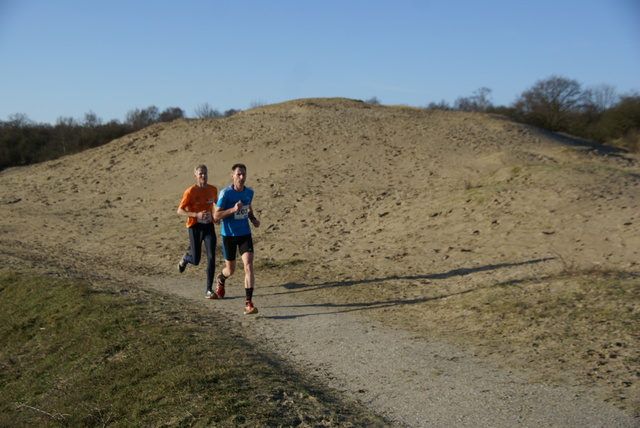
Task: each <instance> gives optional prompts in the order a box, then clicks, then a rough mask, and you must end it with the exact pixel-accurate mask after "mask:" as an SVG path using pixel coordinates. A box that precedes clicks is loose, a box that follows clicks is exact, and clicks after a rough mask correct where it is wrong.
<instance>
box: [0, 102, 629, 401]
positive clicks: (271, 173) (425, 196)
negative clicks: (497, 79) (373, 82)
mask: <svg viewBox="0 0 640 428" xmlns="http://www.w3.org/2000/svg"><path fill="white" fill-rule="evenodd" d="M236 162H243V163H245V164H246V165H247V167H248V180H247V185H248V186H250V187H252V188H254V190H255V191H256V198H255V201H254V205H255V208H256V209H257V212H258V216H259V218H260V219H261V221H262V227H261V228H260V229H259V230H257V231H256V234H255V239H256V247H257V251H258V253H257V260H258V261H259V262H258V269H259V271H258V279H259V283H272V284H282V286H283V287H285V288H288V289H295V288H296V287H298V286H300V285H301V284H318V285H321V284H325V285H326V284H331V285H332V286H331V287H324V288H323V287H318V291H317V293H329V294H331V295H332V296H333V298H335V299H339V300H340V301H341V302H350V303H363V302H371V301H385V302H396V303H413V304H412V305H409V304H395V305H386V306H384V307H381V308H380V309H379V310H377V311H371V313H370V314H371V316H373V317H377V318H379V319H381V320H384V322H386V323H389V324H395V325H398V326H402V327H403V328H406V329H409V330H412V331H416V332H419V333H425V332H431V333H434V334H443V335H447V334H448V333H449V332H450V330H460V331H461V332H462V333H464V334H471V335H473V336H475V337H476V339H478V338H480V339H482V338H486V339H487V340H488V339H490V338H493V339H495V338H496V337H497V336H496V335H498V336H499V335H503V336H504V337H505V339H504V340H510V341H516V342H517V341H518V340H522V341H524V342H526V341H527V340H529V339H528V338H529V337H530V336H526V337H523V338H520V337H519V336H518V334H519V333H518V332H520V331H530V330H531V329H533V330H531V331H532V333H531V334H532V335H534V336H535V334H537V333H536V332H538V330H536V329H541V330H544V329H545V328H549V325H547V324H544V322H541V323H538V324H536V323H533V322H532V323H530V324H527V325H526V326H523V325H520V324H518V325H517V326H514V327H513V328H509V327H508V326H507V327H504V328H505V329H506V330H505V329H503V330H500V331H498V330H497V329H498V326H496V325H495V323H494V318H491V316H489V315H487V314H485V313H484V312H482V309H481V308H480V307H479V306H480V303H478V302H482V301H484V302H485V303H486V302H487V301H488V300H490V298H489V294H482V293H485V292H486V293H489V291H488V290H486V288H491V287H490V286H496V285H500V286H503V287H506V286H507V285H511V286H516V285H517V284H521V283H524V282H527V281H533V282H534V283H535V284H534V285H531V286H530V287H527V289H526V290H525V291H523V292H526V293H527V294H529V296H530V297H526V298H525V300H526V301H530V302H532V303H533V302H535V301H540V299H542V297H541V296H543V295H547V294H549V293H554V292H559V290H562V289H563V287H565V288H567V289H570V287H568V286H567V284H568V282H569V281H570V280H568V279H566V278H565V279H562V277H559V276H558V275H561V274H562V273H563V272H564V273H567V272H586V271H588V270H592V269H594V268H597V269H598V270H599V271H623V272H627V273H630V274H631V276H630V279H629V278H628V279H627V282H629V283H632V286H630V287H632V288H631V289H630V290H631V291H633V290H635V291H634V292H637V290H638V280H637V275H638V273H640V265H639V264H638V261H639V260H640V158H638V156H637V155H631V154H627V153H623V152H619V151H614V150H610V149H606V148H604V147H602V146H597V145H594V144H589V143H587V142H582V141H578V140H575V139H572V138H569V137H566V136H560V135H557V134H552V133H548V132H545V131H542V130H540V129H537V128H534V127H530V126H526V125H523V124H520V123H516V122H514V121H512V120H509V119H506V118H504V117H500V116H493V115H486V114H472V113H462V112H443V111H430V110H425V109H417V108H408V107H402V106H397V107H389V106H381V105H371V104H366V103H363V102H360V101H354V100H348V99H304V100H294V101H289V102H285V103H281V104H275V105H268V106H264V107H259V108H255V109H252V110H248V111H244V112H241V113H238V114H236V115H234V116H231V117H229V118H216V119H202V120H178V121H175V122H172V123H168V124H167V123H163V124H157V125H154V126H151V127H149V128H146V129H144V130H142V131H140V132H137V133H135V134H131V135H128V136H125V137H123V138H120V139H118V140H115V141H113V142H111V143H109V144H107V145H105V146H102V147H99V148H96V149H93V150H89V151H86V152H83V153H80V154H77V155H73V156H69V157H65V158H62V159H60V160H57V161H52V162H47V163H44V164H40V165H34V166H29V167H25V168H13V169H8V170H5V171H2V172H1V173H0V213H1V214H2V215H0V233H1V236H2V238H1V239H0V252H2V253H4V254H5V255H8V254H12V255H17V256H19V257H21V258H22V259H25V260H38V259H40V260H43V259H44V260H51V261H52V262H53V261H55V263H61V264H62V265H63V266H66V267H67V268H68V269H70V270H76V271H88V272H89V271H90V272H93V273H99V272H105V273H108V272H115V271H126V272H129V273H137V274H140V275H151V276H153V275H156V276H177V273H176V271H175V264H176V263H177V261H178V258H179V256H180V255H181V254H182V253H183V252H184V251H185V250H186V248H187V234H186V231H185V228H184V221H183V219H182V218H179V217H178V216H177V215H176V214H175V210H176V207H177V204H178V202H179V200H180V198H181V195H182V192H183V191H184V189H186V188H187V187H188V186H190V185H191V184H193V172H192V171H193V167H194V166H195V165H196V164H198V163H205V164H206V165H207V166H208V167H209V171H210V174H209V182H210V184H213V185H216V186H217V187H218V188H219V189H221V188H223V187H224V186H226V185H228V184H230V178H229V170H230V167H231V165H232V164H233V163H236ZM186 275H188V277H191V278H202V277H203V275H204V274H203V271H202V270H197V269H193V270H190V271H188V272H187V274H186ZM189 275H190V276H189ZM578 286H579V285H576V287H578ZM470 290H477V293H476V294H475V295H474V296H473V298H472V297H470V296H465V294H469V293H468V292H469V291H470ZM482 290H485V291H482ZM630 290H627V291H624V292H631V291H630ZM576 292H577V291H576ZM456 296H458V297H459V298H460V299H465V298H468V299H475V302H476V303H474V302H473V301H471V300H464V301H463V300H460V301H457V300H455V298H456ZM529 299H530V300H529ZM567 299H568V300H569V301H571V300H572V297H571V296H567ZM458 304H459V306H456V305H458ZM487 304H488V303H487ZM451 305H453V306H451ZM628 305H629V306H628V308H627V309H626V310H628V311H631V312H634V311H635V312H634V313H636V314H637V313H638V312H639V311H640V308H639V307H638V303H637V300H635V301H634V300H629V302H628ZM425 308H429V310H424V309H425ZM452 308H454V309H455V310H454V311H453V312H447V310H452ZM513 308H516V309H517V308H518V306H514V307H513ZM513 308H512V309H513ZM521 309H522V308H521ZM529 309H530V308H529ZM529 309H526V308H525V309H522V310H529ZM417 313H419V315H416V314H417ZM503 318H504V316H503ZM614 318H615V316H614ZM636 319H637V318H636ZM565 321H566V322H568V323H569V324H571V322H572V321H571V320H565ZM574 321H575V320H574ZM554 322H558V320H557V319H555V318H554ZM582 327H583V330H584V331H582V330H581V331H582V332H588V331H590V330H593V326H592V325H591V324H585V325H584V326H582ZM582 327H580V328H582ZM534 330H535V331H534ZM636 333H637V331H636ZM464 337H467V338H468V336H464ZM634 338H635V339H634ZM607 340H609V339H607ZM624 340H626V341H627V342H626V343H628V344H629V346H628V347H627V348H625V349H627V351H625V352H627V353H628V355H627V357H628V359H627V361H631V360H629V358H635V363H627V365H624V364H622V363H621V364H622V365H621V366H620V367H618V368H617V369H616V370H617V371H618V372H619V374H621V373H624V375H622V374H621V376H628V375H630V374H631V373H635V371H636V370H637V369H638V367H637V361H638V355H637V351H636V349H637V348H638V346H635V345H637V344H638V337H637V334H636V335H635V336H634V335H633V332H631V333H629V334H627V336H624ZM631 340H635V341H636V342H635V343H630V342H628V341H631ZM538 342H540V340H538ZM470 343H471V342H470ZM530 345H531V344H530V343H529V344H528V345H527V346H529V347H530ZM631 345H634V346H631ZM536 346H537V345H536ZM549 346H550V348H551V347H552V346H551V345H549ZM597 346H605V345H604V344H594V347H597ZM496 349H497V348H496ZM523 352H524V351H523ZM526 352H527V354H526V355H527V357H525V359H534V358H538V357H535V356H532V355H534V353H532V352H533V351H531V350H530V349H529V350H527V351H526ZM567 352H569V351H567ZM571 352H573V351H571ZM621 352H622V351H621ZM535 354H536V355H538V354H539V352H538V351H537V350H536V352H535ZM554 355H555V354H553V355H552V356H551V357H550V358H552V359H553V358H555V356H554ZM625 355H626V354H625ZM574 356H575V357H576V358H577V359H580V357H581V354H580V351H579V350H575V355H574ZM567 358H568V357H567ZM620 360H622V358H621V359H620ZM593 364H595V362H593ZM576 370H578V371H580V370H582V367H578V368H577V369H576ZM635 381H637V379H636V380H634V382H635ZM634 388H635V386H634ZM636 391H637V390H634V394H636V393H637V392H636Z"/></svg>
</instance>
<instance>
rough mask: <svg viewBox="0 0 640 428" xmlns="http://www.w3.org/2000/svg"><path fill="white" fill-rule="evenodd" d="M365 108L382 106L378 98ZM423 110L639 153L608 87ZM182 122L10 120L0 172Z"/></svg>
mask: <svg viewBox="0 0 640 428" xmlns="http://www.w3.org/2000/svg"><path fill="white" fill-rule="evenodd" d="M365 102H368V103H372V104H380V100H378V98H377V97H373V98H371V99H369V100H367V101H365ZM262 104H263V103H262ZM260 105H261V104H260ZM256 106H257V105H256ZM425 108H427V109H441V110H456V111H470V112H484V113H496V114H502V115H505V116H508V117H511V118H514V119H516V120H518V121H521V122H524V123H528V124H531V125H535V126H538V127H541V128H544V129H547V130H549V131H553V132H563V133H568V134H571V135H574V136H577V137H581V138H585V139H588V140H592V141H595V142H598V143H601V144H606V145H610V146H614V147H618V148H620V149H624V150H627V151H631V152H635V153H640V94H638V93H630V94H625V95H619V94H617V93H616V91H615V88H613V87H612V86H610V85H606V84H603V85H600V86H596V87H592V88H586V89H585V88H583V87H582V85H581V84H580V83H579V82H577V81H576V80H574V79H567V78H564V77H559V76H551V77H549V78H547V79H543V80H539V81H538V82H536V83H535V84H534V85H533V86H531V87H530V88H528V89H527V90H525V91H524V92H522V94H520V95H519V96H518V97H517V98H516V100H515V101H514V102H513V103H512V104H511V105H510V106H494V105H493V103H492V102H491V89H489V88H484V87H483V88H480V89H478V90H477V91H475V92H474V93H473V94H472V95H470V96H467V97H459V98H458V99H456V100H455V102H454V104H453V105H450V104H448V103H446V102H444V101H442V102H440V103H433V102H432V103H430V104H429V105H428V106H426V107H425ZM239 111H240V110H236V109H229V110H227V111H225V112H224V113H221V112H220V111H219V110H217V109H215V108H213V107H211V106H210V105H209V104H208V103H205V104H201V105H199V106H198V107H197V108H196V110H195V112H194V118H197V119H202V118H211V117H213V118H215V117H228V116H231V115H233V114H235V113H237V112H239ZM184 118H187V117H186V115H185V112H184V110H182V109H181V108H178V107H170V108H167V109H165V110H162V111H160V110H159V109H158V108H157V107H155V106H150V107H148V108H146V109H133V110H130V111H129V112H128V113H127V115H126V116H125V121H124V122H119V121H117V120H111V121H110V122H108V123H103V122H102V120H101V119H100V118H98V117H97V116H96V114H95V113H93V112H89V113H86V114H85V116H84V118H83V119H82V120H77V119H74V118H71V117H60V118H58V120H57V121H56V123H55V124H53V125H50V124H38V123H34V122H32V121H31V120H29V118H28V117H27V116H26V115H24V114H14V115H11V116H10V117H9V120H7V121H0V170H2V169H4V168H7V167H10V166H20V165H28V164H32V163H38V162H43V161H46V160H51V159H56V158H58V157H61V156H65V155H69V154H73V153H78V152H80V151H83V150H86V149H89V148H92V147H97V146H100V145H103V144H105V143H108V142H109V141H112V140H114V139H116V138H120V137H122V136H124V135H126V134H129V133H132V132H135V131H138V130H140V129H143V128H145V127H147V126H149V125H152V124H154V123H160V122H171V121H173V120H176V119H184Z"/></svg>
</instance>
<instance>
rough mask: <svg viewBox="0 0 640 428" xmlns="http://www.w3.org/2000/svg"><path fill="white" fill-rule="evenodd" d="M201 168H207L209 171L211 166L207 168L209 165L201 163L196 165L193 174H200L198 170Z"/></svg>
mask: <svg viewBox="0 0 640 428" xmlns="http://www.w3.org/2000/svg"><path fill="white" fill-rule="evenodd" d="M199 169H205V170H207V172H209V168H207V166H206V165H205V164H202V163H201V164H200V165H196V167H195V168H193V175H198V170H199Z"/></svg>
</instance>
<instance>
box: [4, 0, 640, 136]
mask: <svg viewBox="0 0 640 428" xmlns="http://www.w3.org/2000/svg"><path fill="white" fill-rule="evenodd" d="M552 75H558V76H561V77H566V78H570V79H575V80H577V81H578V82H579V83H581V84H582V85H583V86H584V87H585V88H587V87H591V86H595V85H600V84H608V85H612V86H614V87H615V89H616V90H617V92H618V93H628V92H629V91H631V90H640V2H638V1H637V0H485V1H480V0H393V1H391V0H388V1H380V0H260V1H258V0H224V1H220V0H171V1H168V0H108V1H107V0H95V1H88V0H55V1H53V0H0V120H7V119H8V118H9V116H10V115H12V114H16V113H23V114H26V115H27V116H28V117H29V118H30V119H32V120H33V121H36V122H47V123H55V121H56V120H57V119H58V118H59V117H73V118H76V119H83V118H84V115H85V113H88V112H90V111H93V112H94V113H95V114H96V115H97V116H98V117H99V118H101V119H102V120H103V121H105V122H106V121H109V120H112V119H117V120H120V121H123V120H124V118H125V115H126V113H127V112H128V111H130V110H132V109H134V108H147V107H149V106H156V107H158V108H159V109H160V110H164V109H165V108H168V107H180V108H182V109H183V110H184V111H185V113H186V115H187V116H189V117H193V116H194V111H195V109H196V107H197V106H199V105H202V104H204V103H208V104H209V105H211V106H212V107H213V108H216V109H218V110H220V111H222V112H223V111H225V110H227V109H230V108H235V109H241V110H244V109H247V108H249V107H250V106H251V105H252V104H255V103H260V104H272V103H277V102H282V101H288V100H292V99H297V98H309V97H347V98H355V99H362V100H366V99H370V98H372V97H374V96H375V97H377V98H378V100H379V101H380V102H381V103H382V104H388V105H389V104H406V105H410V106H418V107H424V106H426V105H428V104H429V103H430V102H440V101H442V100H444V101H446V102H448V103H450V104H453V102H454V101H455V100H456V98H458V97H461V96H471V95H473V93H474V92H475V91H476V90H478V89H479V88H481V87H487V88H489V89H491V91H492V92H491V99H492V101H493V103H494V104H495V105H510V104H511V103H512V102H513V101H515V99H516V97H517V96H518V95H520V94H521V93H522V92H523V91H525V90H527V89H529V88H530V87H531V86H533V85H534V84H535V82H536V81H538V80H541V79H546V78H548V77H550V76H552Z"/></svg>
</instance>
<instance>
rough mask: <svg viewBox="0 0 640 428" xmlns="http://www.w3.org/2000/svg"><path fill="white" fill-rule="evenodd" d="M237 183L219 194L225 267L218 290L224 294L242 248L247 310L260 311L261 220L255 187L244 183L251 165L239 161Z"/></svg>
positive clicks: (235, 173)
mask: <svg viewBox="0 0 640 428" xmlns="http://www.w3.org/2000/svg"><path fill="white" fill-rule="evenodd" d="M231 179H232V180H233V184H232V185H230V186H228V187H225V188H224V189H222V190H221V191H220V194H219V195H218V202H217V203H216V206H215V208H214V214H213V216H214V218H215V219H216V220H222V231H221V235H222V254H223V256H224V263H225V267H224V268H223V269H222V273H221V274H219V275H218V276H217V278H216V280H217V288H216V294H217V295H218V298H223V297H224V284H225V281H226V280H227V278H229V277H230V276H231V275H233V273H234V272H235V270H236V254H237V253H238V252H239V253H240V257H241V258H242V264H243V265H244V289H245V294H246V300H247V302H246V306H245V308H244V313H245V314H247V315H248V314H257V313H258V308H256V307H255V306H254V305H253V302H252V299H253V288H254V285H255V274H254V270H253V239H252V237H251V226H250V225H249V222H251V224H252V225H253V226H254V227H260V221H259V220H258V219H257V218H256V217H255V216H254V214H253V208H252V206H251V202H252V201H253V189H251V188H250V187H246V186H245V185H244V183H245V181H246V179H247V167H246V166H244V165H243V164H240V163H239V164H235V165H233V167H232V168H231Z"/></svg>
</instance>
